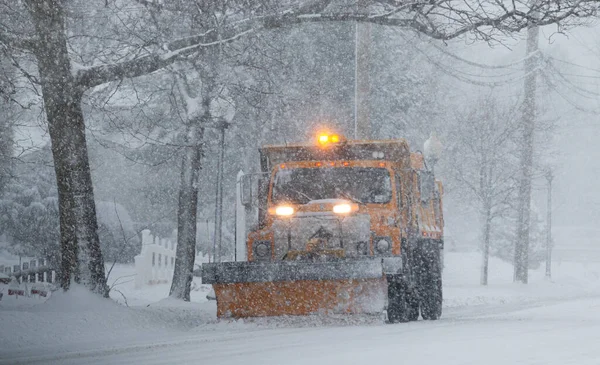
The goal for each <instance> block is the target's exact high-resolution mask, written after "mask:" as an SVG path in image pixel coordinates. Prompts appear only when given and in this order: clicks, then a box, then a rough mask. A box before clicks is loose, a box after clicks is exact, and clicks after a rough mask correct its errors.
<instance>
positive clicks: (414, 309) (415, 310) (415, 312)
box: [408, 293, 419, 321]
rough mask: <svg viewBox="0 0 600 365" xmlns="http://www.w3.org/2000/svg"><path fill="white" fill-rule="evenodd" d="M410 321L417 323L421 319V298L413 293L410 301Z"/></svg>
mask: <svg viewBox="0 0 600 365" xmlns="http://www.w3.org/2000/svg"><path fill="white" fill-rule="evenodd" d="M408 306H409V308H408V311H409V312H408V320H409V321H416V320H418V319H419V298H418V297H417V296H416V294H414V293H412V294H411V295H410V297H409V299H408Z"/></svg>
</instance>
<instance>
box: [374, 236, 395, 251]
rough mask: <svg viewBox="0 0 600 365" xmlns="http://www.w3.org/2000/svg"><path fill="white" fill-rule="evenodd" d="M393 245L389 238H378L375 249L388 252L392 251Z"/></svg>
mask: <svg viewBox="0 0 600 365" xmlns="http://www.w3.org/2000/svg"><path fill="white" fill-rule="evenodd" d="M390 248H391V245H390V241H389V239H386V238H378V239H377V240H376V241H375V249H376V250H377V252H378V253H387V252H389V251H390Z"/></svg>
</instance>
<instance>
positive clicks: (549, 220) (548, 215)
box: [546, 168, 554, 279]
mask: <svg viewBox="0 0 600 365" xmlns="http://www.w3.org/2000/svg"><path fill="white" fill-rule="evenodd" d="M553 179H554V175H553V173H552V169H551V168H548V171H547V172H546V180H547V181H548V203H547V204H548V206H547V208H546V210H547V212H546V278H547V279H550V278H551V277H552V180H553Z"/></svg>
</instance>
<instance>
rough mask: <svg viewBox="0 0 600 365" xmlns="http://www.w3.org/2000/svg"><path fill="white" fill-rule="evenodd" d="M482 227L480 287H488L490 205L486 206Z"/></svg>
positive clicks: (490, 226)
mask: <svg viewBox="0 0 600 365" xmlns="http://www.w3.org/2000/svg"><path fill="white" fill-rule="evenodd" d="M483 218H484V225H483V247H482V250H481V259H482V262H481V285H488V262H489V258H490V233H491V229H492V212H491V209H490V204H486V208H485V213H484V217H483Z"/></svg>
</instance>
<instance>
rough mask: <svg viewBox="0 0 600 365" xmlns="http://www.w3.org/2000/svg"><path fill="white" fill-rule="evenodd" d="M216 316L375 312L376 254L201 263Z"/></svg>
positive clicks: (382, 295) (380, 293)
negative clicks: (321, 259)
mask: <svg viewBox="0 0 600 365" xmlns="http://www.w3.org/2000/svg"><path fill="white" fill-rule="evenodd" d="M202 281H203V283H205V284H212V285H213V288H214V290H215V295H216V298H217V316H218V317H219V318H222V317H234V318H244V317H264V316H282V315H307V314H313V313H381V312H382V310H383V308H384V305H385V302H386V298H387V282H386V279H385V275H384V274H383V272H382V264H381V260H373V259H367V260H364V259H363V260H343V261H336V262H318V263H314V262H289V261H281V262H268V263H254V262H228V263H213V264H205V265H203V266H202Z"/></svg>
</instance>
